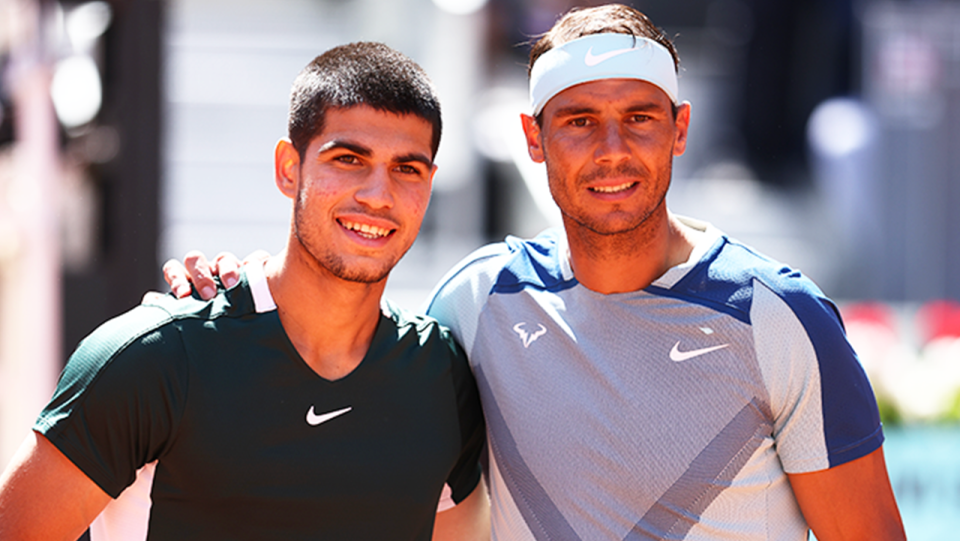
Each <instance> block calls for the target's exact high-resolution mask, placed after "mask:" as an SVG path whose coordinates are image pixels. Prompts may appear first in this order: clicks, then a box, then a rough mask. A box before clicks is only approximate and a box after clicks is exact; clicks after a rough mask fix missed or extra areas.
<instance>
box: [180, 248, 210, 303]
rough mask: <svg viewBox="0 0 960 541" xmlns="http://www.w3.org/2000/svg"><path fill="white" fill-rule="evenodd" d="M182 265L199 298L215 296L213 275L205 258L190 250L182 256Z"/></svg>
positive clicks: (207, 298) (208, 298) (206, 298)
mask: <svg viewBox="0 0 960 541" xmlns="http://www.w3.org/2000/svg"><path fill="white" fill-rule="evenodd" d="M183 264H184V266H185V267H186V268H187V273H188V274H189V275H190V278H189V279H190V281H191V282H193V287H195V288H197V291H198V292H199V293H200V298H201V299H204V300H210V299H212V298H213V297H214V295H216V294H217V284H216V282H214V281H213V273H212V271H211V269H210V262H209V261H207V257H206V256H205V255H203V254H202V253H200V252H198V251H196V250H191V251H189V252H187V255H186V256H184V258H183ZM175 293H176V292H175ZM178 296H179V295H178Z"/></svg>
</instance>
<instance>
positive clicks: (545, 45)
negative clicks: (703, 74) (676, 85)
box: [527, 4, 680, 122]
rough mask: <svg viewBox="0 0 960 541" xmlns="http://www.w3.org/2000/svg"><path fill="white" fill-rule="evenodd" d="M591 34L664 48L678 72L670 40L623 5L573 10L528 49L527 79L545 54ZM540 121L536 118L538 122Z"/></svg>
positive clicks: (678, 64) (676, 59) (674, 48)
mask: <svg viewBox="0 0 960 541" xmlns="http://www.w3.org/2000/svg"><path fill="white" fill-rule="evenodd" d="M594 34H629V35H632V36H634V37H642V38H647V39H651V40H653V41H655V42H657V43H659V44H660V45H663V46H664V47H665V48H666V49H667V51H669V52H670V56H672V57H673V68H674V69H675V70H676V71H677V73H679V72H680V55H678V54H677V49H676V47H674V46H673V42H672V41H670V38H668V37H667V35H666V34H665V33H664V32H663V30H661V29H660V28H657V26H656V25H654V24H653V21H651V20H650V19H649V18H648V17H647V16H646V15H644V14H643V13H640V12H639V11H637V10H635V9H633V8H632V7H629V6H625V5H623V4H605V5H602V6H597V7H591V8H576V7H575V8H573V9H571V10H570V11H568V12H566V13H565V14H564V15H563V16H562V17H560V19H559V20H558V21H557V22H556V24H554V25H553V28H551V29H550V30H548V31H547V32H546V33H545V34H543V35H541V36H540V38H539V39H538V40H537V42H536V43H534V44H533V47H532V48H531V49H530V64H529V65H528V66H527V75H529V74H530V70H532V69H533V64H534V62H536V61H537V59H538V58H540V57H541V56H542V55H543V54H545V53H546V52H547V51H549V50H551V49H553V48H555V47H559V46H561V45H563V44H565V43H568V42H571V41H573V40H575V39H579V38H582V37H585V36H592V35H594ZM673 116H674V117H676V116H677V106H676V104H674V105H673ZM541 120H542V117H541V116H540V115H538V117H537V121H538V122H540V121H541Z"/></svg>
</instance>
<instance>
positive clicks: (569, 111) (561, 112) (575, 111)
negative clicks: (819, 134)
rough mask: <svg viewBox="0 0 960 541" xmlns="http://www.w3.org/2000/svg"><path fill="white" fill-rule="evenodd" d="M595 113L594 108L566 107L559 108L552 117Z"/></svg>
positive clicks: (582, 106)
mask: <svg viewBox="0 0 960 541" xmlns="http://www.w3.org/2000/svg"><path fill="white" fill-rule="evenodd" d="M595 112H597V109H596V108H594V107H589V106H586V105H570V106H568V107H561V108H559V109H557V110H556V112H555V113H553V115H554V116H576V115H583V114H590V113H595Z"/></svg>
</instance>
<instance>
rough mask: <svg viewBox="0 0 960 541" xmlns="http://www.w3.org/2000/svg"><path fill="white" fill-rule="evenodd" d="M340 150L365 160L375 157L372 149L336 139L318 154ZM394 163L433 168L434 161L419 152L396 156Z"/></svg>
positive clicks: (325, 145)
mask: <svg viewBox="0 0 960 541" xmlns="http://www.w3.org/2000/svg"><path fill="white" fill-rule="evenodd" d="M338 149H343V150H349V151H350V152H353V153H354V154H356V155H358V156H363V157H364V158H369V157H370V156H373V150H371V149H370V148H368V147H365V146H363V145H358V144H357V143H352V142H350V141H344V140H341V139H334V140H333V141H329V142H327V143H326V144H324V145H323V146H321V147H320V149H319V150H318V151H317V154H323V153H324V152H330V151H332V150H338ZM393 161H395V162H399V163H409V162H417V163H422V164H423V165H424V166H426V167H433V160H431V159H430V158H429V157H427V155H426V154H421V153H418V152H411V153H409V154H401V155H399V156H395V157H394V158H393Z"/></svg>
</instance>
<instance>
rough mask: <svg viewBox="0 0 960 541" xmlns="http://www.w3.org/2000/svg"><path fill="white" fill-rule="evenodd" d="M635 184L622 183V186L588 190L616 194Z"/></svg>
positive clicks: (597, 187) (595, 187)
mask: <svg viewBox="0 0 960 541" xmlns="http://www.w3.org/2000/svg"><path fill="white" fill-rule="evenodd" d="M635 184H636V182H624V183H623V184H618V185H616V186H594V187H592V188H590V191H591V192H597V193H617V192H622V191H624V190H629V189H630V188H632V187H633V186H634V185H635Z"/></svg>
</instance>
